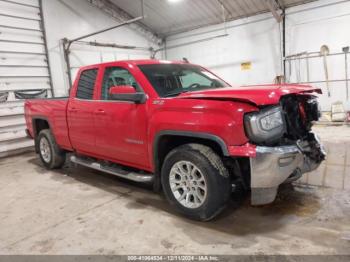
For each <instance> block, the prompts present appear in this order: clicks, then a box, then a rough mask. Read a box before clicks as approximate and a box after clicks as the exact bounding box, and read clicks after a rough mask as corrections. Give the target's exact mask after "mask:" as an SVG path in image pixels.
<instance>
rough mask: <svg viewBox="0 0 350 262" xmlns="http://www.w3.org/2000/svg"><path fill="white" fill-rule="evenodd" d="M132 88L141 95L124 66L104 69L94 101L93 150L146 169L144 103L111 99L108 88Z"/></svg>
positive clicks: (138, 87) (104, 155) (138, 86)
mask: <svg viewBox="0 0 350 262" xmlns="http://www.w3.org/2000/svg"><path fill="white" fill-rule="evenodd" d="M125 85H128V86H133V87H134V88H135V90H136V91H137V92H143V91H142V87H141V86H140V84H139V83H138V82H137V81H136V79H135V77H134V76H133V75H132V74H131V73H130V71H129V70H127V69H126V68H124V67H121V66H111V67H105V69H104V74H103V81H102V85H101V88H100V100H98V101H97V102H96V108H95V112H94V123H95V127H96V150H97V151H98V154H99V155H101V156H103V157H104V158H105V159H109V160H112V161H116V162H119V163H122V164H126V165H130V166H134V167H138V168H141V169H142V168H145V169H147V168H149V160H148V157H147V156H148V153H147V140H146V137H147V117H146V108H147V104H146V103H144V104H136V103H134V102H131V101H117V100H112V99H111V98H110V96H109V89H110V88H111V87H112V86H114V87H118V86H125Z"/></svg>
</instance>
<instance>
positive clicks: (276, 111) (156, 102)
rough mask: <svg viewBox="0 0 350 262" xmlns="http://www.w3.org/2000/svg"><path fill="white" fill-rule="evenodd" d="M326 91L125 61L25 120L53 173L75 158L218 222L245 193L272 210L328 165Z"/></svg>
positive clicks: (37, 103)
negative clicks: (323, 129) (322, 97)
mask: <svg viewBox="0 0 350 262" xmlns="http://www.w3.org/2000/svg"><path fill="white" fill-rule="evenodd" d="M317 93H321V90H320V89H317V88H313V87H310V86H301V85H288V84H283V85H261V86H249V87H230V85H229V84H228V83H226V82H225V81H224V80H222V79H220V78H219V77H218V76H216V75H215V74H213V73H211V72H210V71H208V70H207V69H205V68H203V67H201V66H197V65H193V64H189V63H185V62H169V61H158V60H141V61H118V62H111V63H104V64H98V65H92V66H87V67H83V68H81V69H80V71H79V73H78V75H77V78H76V80H75V83H74V85H73V87H72V88H71V90H70V97H69V98H53V99H35V100H27V101H26V103H25V118H26V123H27V128H28V129H27V131H28V135H29V136H30V137H32V138H34V139H35V148H36V152H37V153H38V154H39V155H40V158H41V160H42V162H43V164H44V165H45V166H46V167H47V168H49V169H53V168H60V167H62V165H63V164H64V162H65V158H66V154H67V153H69V152H70V153H71V157H70V160H71V161H72V162H74V163H77V164H80V165H84V166H87V167H90V168H94V169H97V170H101V171H104V172H107V173H110V174H113V175H116V176H119V177H123V178H126V179H130V180H133V181H139V182H148V183H153V187H154V189H156V190H157V191H160V190H161V189H162V190H163V191H164V194H165V196H166V198H167V200H168V201H169V202H170V203H171V204H172V205H173V206H174V207H175V208H176V209H177V210H178V211H180V212H181V213H183V214H184V215H186V216H188V217H190V218H192V219H197V220H209V219H211V218H213V217H214V216H216V215H217V214H218V213H219V212H220V211H221V210H222V209H223V208H224V207H225V205H226V204H227V202H228V200H229V198H230V196H231V193H232V191H233V190H234V188H235V187H237V186H240V187H241V188H242V187H243V188H246V189H247V190H250V192H251V203H252V204H253V205H261V204H267V203H271V202H272V201H273V200H274V199H275V197H276V194H277V189H278V187H279V185H280V184H282V183H287V182H291V181H294V180H296V179H298V178H299V177H300V176H301V175H302V174H303V173H305V172H309V171H311V170H313V169H315V168H317V167H318V166H319V164H320V163H321V162H322V160H324V158H325V153H324V150H323V148H322V146H321V144H320V143H319V140H318V139H317V136H316V135H315V134H313V133H312V132H311V126H312V123H313V122H314V121H317V120H318V118H319V114H320V112H319V108H318V103H317V100H316V94H317Z"/></svg>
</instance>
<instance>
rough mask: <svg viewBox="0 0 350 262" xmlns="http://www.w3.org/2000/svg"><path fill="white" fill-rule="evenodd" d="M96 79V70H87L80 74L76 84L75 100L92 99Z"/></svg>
mask: <svg viewBox="0 0 350 262" xmlns="http://www.w3.org/2000/svg"><path fill="white" fill-rule="evenodd" d="M96 77H97V69H89V70H85V71H83V72H82V73H81V75H80V78H79V82H78V89H77V95H76V97H77V98H80V99H88V100H91V99H92V98H93V96H94V87H95V82H96Z"/></svg>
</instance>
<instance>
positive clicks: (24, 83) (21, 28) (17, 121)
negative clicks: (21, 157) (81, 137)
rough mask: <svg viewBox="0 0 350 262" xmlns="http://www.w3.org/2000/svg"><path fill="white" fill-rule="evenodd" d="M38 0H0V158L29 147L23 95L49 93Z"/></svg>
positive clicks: (29, 141)
mask: <svg viewBox="0 0 350 262" xmlns="http://www.w3.org/2000/svg"><path fill="white" fill-rule="evenodd" d="M52 95H53V94H52V85H51V75H50V69H49V63H48V56H47V49H46V41H45V30H44V27H43V20H42V9H41V1H40V0H16V1H15V0H14V1H12V0H0V157H3V156H7V155H9V154H13V153H18V152H20V151H24V150H28V149H30V148H32V146H33V141H32V140H30V139H27V138H26V136H25V120H24V115H23V113H24V112H23V104H24V99H26V98H40V97H50V96H52Z"/></svg>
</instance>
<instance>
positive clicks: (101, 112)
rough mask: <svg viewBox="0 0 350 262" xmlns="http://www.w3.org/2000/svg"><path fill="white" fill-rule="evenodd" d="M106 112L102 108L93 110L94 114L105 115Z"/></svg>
mask: <svg viewBox="0 0 350 262" xmlns="http://www.w3.org/2000/svg"><path fill="white" fill-rule="evenodd" d="M105 114H106V111H104V110H103V109H97V110H96V111H95V115H105Z"/></svg>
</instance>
